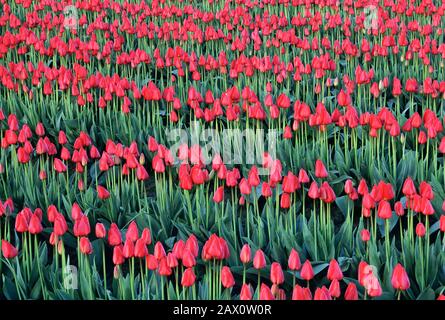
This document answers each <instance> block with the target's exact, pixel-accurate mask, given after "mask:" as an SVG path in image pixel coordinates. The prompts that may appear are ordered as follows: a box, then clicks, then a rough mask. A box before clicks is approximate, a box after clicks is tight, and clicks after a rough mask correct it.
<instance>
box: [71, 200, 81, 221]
mask: <svg viewBox="0 0 445 320" xmlns="http://www.w3.org/2000/svg"><path fill="white" fill-rule="evenodd" d="M82 215H83V212H82V209H80V207H79V205H78V204H77V203H76V202H74V203H73V206H72V207H71V218H72V219H73V220H74V221H76V220H78V219H80V218H81V217H82Z"/></svg>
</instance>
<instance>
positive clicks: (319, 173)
mask: <svg viewBox="0 0 445 320" xmlns="http://www.w3.org/2000/svg"><path fill="white" fill-rule="evenodd" d="M315 176H316V177H317V178H327V177H328V171H327V170H326V167H325V166H324V164H323V162H322V161H321V160H317V161H315Z"/></svg>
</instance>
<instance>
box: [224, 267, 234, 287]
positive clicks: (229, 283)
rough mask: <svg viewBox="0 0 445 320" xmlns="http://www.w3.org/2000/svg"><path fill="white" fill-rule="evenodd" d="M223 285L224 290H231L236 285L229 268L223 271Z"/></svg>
mask: <svg viewBox="0 0 445 320" xmlns="http://www.w3.org/2000/svg"><path fill="white" fill-rule="evenodd" d="M221 283H222V285H223V287H224V288H231V287H233V286H234V285H235V279H234V278H233V275H232V272H231V271H230V268H229V267H227V266H224V267H223V268H222V270H221Z"/></svg>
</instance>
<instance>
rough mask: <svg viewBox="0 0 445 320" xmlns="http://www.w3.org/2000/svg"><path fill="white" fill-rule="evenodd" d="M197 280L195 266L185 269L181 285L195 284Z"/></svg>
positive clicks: (189, 285)
mask: <svg viewBox="0 0 445 320" xmlns="http://www.w3.org/2000/svg"><path fill="white" fill-rule="evenodd" d="M195 280H196V276H195V273H194V272H193V268H187V269H185V271H184V273H183V274H182V279H181V285H182V286H183V287H191V286H193V285H194V284H195Z"/></svg>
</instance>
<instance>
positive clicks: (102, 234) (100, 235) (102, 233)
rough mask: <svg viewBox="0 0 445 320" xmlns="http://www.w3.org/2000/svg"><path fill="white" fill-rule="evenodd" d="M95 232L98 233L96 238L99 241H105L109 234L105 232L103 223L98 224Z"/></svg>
mask: <svg viewBox="0 0 445 320" xmlns="http://www.w3.org/2000/svg"><path fill="white" fill-rule="evenodd" d="M95 231H96V237H97V238H99V239H103V238H105V236H106V235H107V232H106V230H105V226H104V225H103V223H96V228H95Z"/></svg>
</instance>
